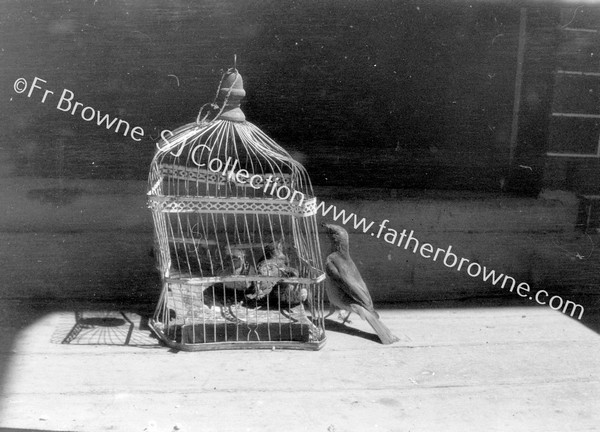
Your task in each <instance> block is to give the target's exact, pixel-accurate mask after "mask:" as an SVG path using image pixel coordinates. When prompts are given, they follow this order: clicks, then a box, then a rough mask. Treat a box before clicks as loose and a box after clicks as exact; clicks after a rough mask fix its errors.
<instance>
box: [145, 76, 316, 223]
mask: <svg viewBox="0 0 600 432" xmlns="http://www.w3.org/2000/svg"><path fill="white" fill-rule="evenodd" d="M245 94H246V92H245V90H244V87H243V79H242V76H241V75H240V73H239V72H238V71H237V69H235V68H231V69H229V70H228V71H227V72H225V74H224V75H223V78H222V79H221V83H220V85H219V89H218V91H217V95H216V97H215V101H214V102H213V103H212V104H205V105H203V106H202V108H201V109H200V112H199V114H198V117H197V119H196V122H194V123H189V124H186V125H184V126H182V127H180V128H178V129H176V130H175V131H174V132H172V133H171V136H170V137H168V138H167V139H166V140H165V139H163V140H161V142H160V143H158V144H157V146H158V150H157V152H156V154H155V156H154V159H153V161H152V167H151V170H150V177H149V193H148V194H149V195H151V196H152V195H171V196H181V195H186V196H214V197H248V196H251V197H253V198H260V197H268V198H280V199H288V198H290V197H292V196H295V197H296V198H297V199H296V201H297V202H299V201H300V198H302V197H304V198H305V199H304V200H303V202H302V203H300V204H301V205H302V204H306V200H307V199H308V198H309V197H312V196H313V190H312V185H311V182H310V178H309V176H308V175H307V173H306V170H305V169H304V167H303V166H302V164H300V163H299V162H298V161H296V160H295V159H294V158H293V157H292V156H291V155H290V154H289V153H288V152H287V151H286V150H285V149H284V148H282V147H281V146H280V145H279V144H277V143H276V142H275V141H274V140H273V139H271V138H269V136H267V135H266V134H265V133H264V132H262V131H261V130H260V129H259V128H258V127H257V126H255V125H254V124H252V123H250V122H249V121H247V120H246V117H245V115H244V113H243V111H242V110H241V108H240V102H241V100H242V98H243V97H244V96H245ZM215 111H217V113H216V114H215ZM211 116H212V119H210V120H209V119H208V118H209V117H211ZM166 178H169V179H171V180H175V179H177V180H179V181H171V182H166V183H165V182H164V181H163V180H164V179H166ZM181 181H184V182H185V183H184V184H182V183H181ZM209 185H210V186H209ZM288 191H289V194H288ZM294 193H295V194H294ZM284 197H285V198H284ZM292 204H293V202H292ZM297 210H300V211H302V210H301V209H297Z"/></svg>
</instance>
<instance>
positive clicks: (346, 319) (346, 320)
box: [340, 311, 352, 324]
mask: <svg viewBox="0 0 600 432" xmlns="http://www.w3.org/2000/svg"><path fill="white" fill-rule="evenodd" d="M351 313H352V312H351V311H348V315H346V318H344V321H342V324H346V322H348V324H352V321H348V318H350V314H351ZM340 319H342V312H341V311H340Z"/></svg>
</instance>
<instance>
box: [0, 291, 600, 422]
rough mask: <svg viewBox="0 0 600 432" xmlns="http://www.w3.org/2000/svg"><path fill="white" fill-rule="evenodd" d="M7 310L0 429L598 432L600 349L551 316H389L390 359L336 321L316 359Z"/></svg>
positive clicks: (485, 311) (94, 318)
mask: <svg viewBox="0 0 600 432" xmlns="http://www.w3.org/2000/svg"><path fill="white" fill-rule="evenodd" d="M4 306H5V309H4V310H3V317H4V318H3V319H2V320H1V321H0V322H1V323H2V325H3V327H4V330H5V331H4V335H5V336H4V338H5V339H7V340H4V341H3V342H5V343H3V344H2V345H1V346H2V348H1V349H2V352H1V358H2V359H3V361H4V366H5V369H4V376H3V382H2V386H1V399H0V402H1V405H0V428H5V429H0V430H11V429H12V428H14V429H16V430H20V429H35V430H37V429H40V430H52V431H71V430H73V431H75V430H76V431H102V430H117V431H172V430H176V428H179V430H182V431H324V432H334V431H335V432H342V431H378V430H380V431H398V432H407V431H413V432H416V431H478V432H479V431H527V432H531V431H543V432H548V431H565V430H567V431H592V430H598V428H600V365H599V363H598V358H599V354H600V343H599V341H600V337H599V335H598V334H597V333H596V332H594V331H593V330H591V329H589V328H587V327H586V326H583V325H582V324H581V323H579V322H578V321H576V320H573V319H571V318H568V317H566V316H564V315H562V314H560V313H558V312H553V311H552V310H550V309H549V308H545V307H535V308H534V307H518V306H515V307H502V308H492V307H490V308H464V309H462V308H458V307H453V308H447V309H446V308H443V309H442V308H439V309H406V308H405V309H387V310H382V311H381V315H382V318H383V320H384V321H385V322H386V323H387V324H388V325H389V326H390V328H392V329H393V331H394V332H395V333H396V334H398V335H399V336H400V337H401V342H400V343H397V344H395V345H392V346H384V345H381V344H380V343H378V342H376V341H375V339H374V337H373V336H372V334H371V331H370V328H369V327H368V325H366V324H365V322H363V321H361V320H360V319H359V318H358V317H355V318H354V320H353V321H352V323H351V324H350V325H349V326H348V327H346V328H344V327H342V326H341V325H340V324H339V322H337V320H332V321H328V324H329V326H328V327H329V329H328V335H327V337H328V341H327V344H326V345H325V347H324V348H323V349H322V350H321V351H317V352H309V351H306V352H305V351H282V350H275V351H215V352H196V353H188V352H178V353H175V352H170V351H169V350H168V349H167V348H164V347H160V346H158V345H157V343H156V340H155V339H153V338H151V337H150V336H149V331H148V330H147V329H146V328H145V326H144V320H142V319H140V317H139V315H137V314H135V313H132V312H125V313H121V312H119V311H118V310H117V309H114V308H112V309H111V308H110V307H107V309H106V310H105V311H102V310H95V311H94V312H83V313H82V314H79V315H78V316H77V317H78V318H79V319H81V318H82V317H83V319H85V320H86V321H85V322H86V323H87V324H88V325H87V326H86V328H84V329H80V330H78V329H75V330H74V325H75V324H76V315H75V313H74V312H73V311H69V310H68V308H64V310H60V311H57V310H55V311H48V312H47V311H46V309H45V308H41V309H40V310H38V311H37V312H36V311H35V310H32V316H31V317H29V319H26V320H25V321H23V323H24V322H27V323H28V325H26V326H22V325H21V324H22V323H21V324H19V322H14V321H12V322H10V323H9V322H8V321H7V320H6V317H7V316H10V314H11V310H16V309H18V307H19V305H18V304H14V305H12V306H11V305H10V302H4ZM34 316H35V319H32V318H33V317H34ZM332 318H333V317H332ZM11 332H12V334H11ZM8 338H10V340H8ZM65 341H69V342H70V343H68V344H67V343H61V342H65Z"/></svg>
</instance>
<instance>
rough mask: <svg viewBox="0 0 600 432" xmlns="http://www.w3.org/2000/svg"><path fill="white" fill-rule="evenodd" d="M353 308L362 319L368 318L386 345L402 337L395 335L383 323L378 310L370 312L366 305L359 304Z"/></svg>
mask: <svg viewBox="0 0 600 432" xmlns="http://www.w3.org/2000/svg"><path fill="white" fill-rule="evenodd" d="M352 309H353V310H354V312H356V313H357V314H358V315H359V316H360V317H361V318H362V319H364V320H367V322H368V323H369V325H370V326H371V327H373V330H375V333H377V336H379V339H381V343H383V344H384V345H389V344H393V343H394V342H398V341H399V340H400V339H399V338H398V337H397V336H395V335H394V334H393V333H392V332H391V330H390V329H389V328H387V327H386V325H385V324H384V323H382V322H381V321H380V320H379V319H378V318H377V312H374V311H373V312H374V313H373V312H369V311H368V310H366V309H365V308H364V307H362V306H359V305H356V304H355V305H352Z"/></svg>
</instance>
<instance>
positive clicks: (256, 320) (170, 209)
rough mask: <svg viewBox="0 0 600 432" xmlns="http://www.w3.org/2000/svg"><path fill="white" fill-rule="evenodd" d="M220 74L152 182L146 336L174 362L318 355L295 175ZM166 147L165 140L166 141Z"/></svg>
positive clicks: (315, 273) (316, 269) (310, 252)
mask: <svg viewBox="0 0 600 432" xmlns="http://www.w3.org/2000/svg"><path fill="white" fill-rule="evenodd" d="M244 96H245V91H244V88H243V82H242V77H241V75H240V74H239V73H238V71H237V69H236V68H235V67H234V68H231V69H229V70H228V71H227V72H226V73H225V74H224V75H223V77H222V79H221V83H220V85H219V87H218V90H217V96H216V97H215V101H214V102H213V103H212V104H205V105H204V106H203V107H202V108H201V109H200V113H199V114H198V117H197V119H196V121H195V122H193V123H190V124H187V125H185V126H182V127H180V128H179V129H177V130H175V131H173V132H172V133H170V134H169V133H164V134H163V135H165V136H163V139H162V140H161V142H160V143H158V144H157V148H158V149H157V151H156V154H155V156H154V158H153V160H152V164H151V168H150V175H149V190H148V197H149V207H150V209H151V211H152V215H153V222H154V230H155V252H156V253H155V255H156V257H157V266H158V269H159V271H160V273H161V277H162V290H161V295H160V298H159V301H158V305H157V307H156V311H155V313H154V316H153V318H152V319H151V320H150V326H151V328H152V329H153V331H154V332H155V333H156V335H157V336H158V337H159V338H160V339H161V340H162V341H163V342H164V343H165V344H166V345H168V346H170V347H172V348H176V349H181V350H207V349H235V348H269V349H273V348H291V349H320V348H321V347H322V346H323V344H324V342H325V331H324V313H323V311H324V307H323V296H324V291H323V280H324V278H325V276H324V272H323V267H322V266H323V264H322V257H321V251H320V247H319V238H318V228H317V223H316V216H315V214H316V198H315V197H314V193H313V190H312V186H311V182H310V179H309V177H308V175H307V173H306V170H305V169H304V167H303V166H302V165H301V164H300V163H299V162H297V161H296V160H294V159H293V158H292V157H291V156H290V154H289V153H288V152H287V151H286V150H284V149H283V148H282V147H281V146H279V145H278V144H277V143H276V142H274V141H273V140H272V139H270V138H269V137H268V136H267V135H266V134H265V133H264V132H262V131H261V130H260V129H259V128H258V127H256V126H255V125H253V124H252V123H250V122H248V121H246V119H245V115H244V113H243V112H242V111H241V109H240V101H241V99H242V98H243V97H244ZM166 135H169V136H168V137H167V136H166Z"/></svg>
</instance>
